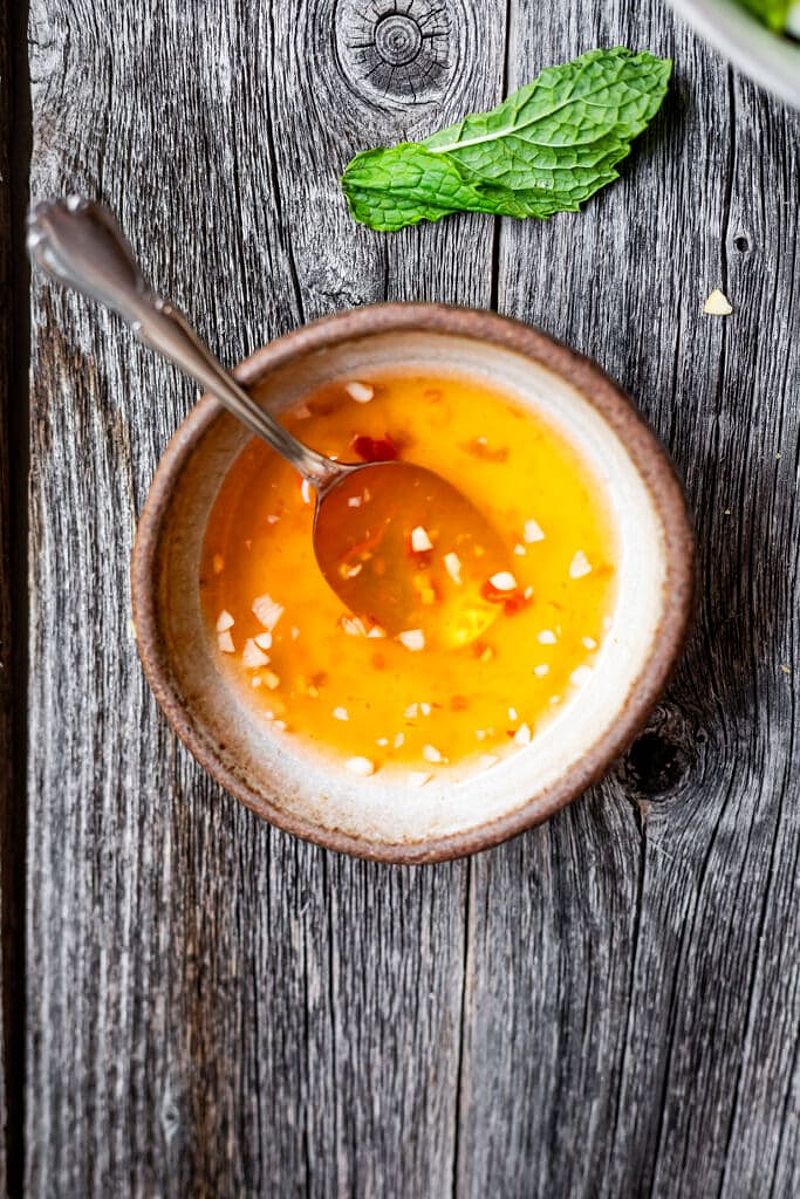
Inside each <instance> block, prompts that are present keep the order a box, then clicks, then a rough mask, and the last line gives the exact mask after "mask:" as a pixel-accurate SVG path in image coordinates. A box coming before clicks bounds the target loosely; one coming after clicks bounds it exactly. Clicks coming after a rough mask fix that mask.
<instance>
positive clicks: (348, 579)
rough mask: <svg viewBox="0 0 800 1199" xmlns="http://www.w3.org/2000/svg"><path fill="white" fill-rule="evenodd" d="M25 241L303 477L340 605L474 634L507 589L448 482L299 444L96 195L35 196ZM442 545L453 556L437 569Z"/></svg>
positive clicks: (487, 539)
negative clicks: (157, 277)
mask: <svg viewBox="0 0 800 1199" xmlns="http://www.w3.org/2000/svg"><path fill="white" fill-rule="evenodd" d="M27 244H28V251H29V253H30V255H31V258H32V259H33V260H34V261H35V262H36V263H37V265H38V266H40V267H41V268H42V269H43V270H44V271H46V272H47V273H48V274H49V275H51V276H52V277H53V278H54V279H56V280H58V282H59V283H62V284H63V285H64V286H65V287H69V288H73V289H74V290H75V291H78V292H81V293H82V294H83V295H85V296H89V297H91V298H92V299H94V300H97V301H98V302H99V303H101V304H104V305H105V306H106V307H107V308H111V309H112V310H113V311H114V312H117V313H118V314H119V315H120V316H121V317H122V319H123V320H124V321H125V322H126V323H127V324H129V325H130V327H131V328H132V329H133V331H134V333H135V334H136V336H137V337H138V338H139V340H140V341H142V342H144V344H145V345H148V346H150V347H151V348H152V349H154V350H156V351H158V352H159V353H160V354H163V356H164V357H165V358H168V359H170V360H171V361H172V362H174V363H175V364H176V365H177V366H178V367H179V368H180V369H181V370H182V371H183V372H184V373H185V374H187V375H190V376H191V377H192V378H193V379H194V380H195V381H196V382H197V383H198V384H199V385H200V387H201V388H203V389H204V390H205V391H208V392H210V393H211V394H212V395H213V396H214V397H215V398H216V399H217V400H218V401H219V402H220V403H221V404H223V405H224V406H225V407H226V408H227V409H228V410H229V411H230V412H231V413H233V415H234V416H235V417H236V418H237V419H238V420H240V421H241V422H242V424H243V425H245V426H246V427H247V428H248V429H249V430H250V431H251V433H254V434H255V435H256V436H257V437H261V438H263V439H264V441H266V442H267V443H268V444H269V445H270V446H271V447H272V448H273V449H274V450H276V451H277V453H279V454H280V455H281V456H282V457H283V458H285V459H286V460H287V462H289V463H291V465H292V466H293V467H294V468H295V469H296V470H297V471H298V472H299V473H300V474H301V475H302V476H303V478H304V479H307V480H308V482H309V483H310V484H311V485H312V486H313V487H314V489H315V491H316V495H317V502H316V508H315V514H314V530H313V544H314V553H315V555H316V559H317V562H318V563H319V566H320V569H321V570H322V573H323V574H324V576H325V578H326V579H327V581H328V583H329V584H330V586H331V587H332V588H333V590H334V591H335V592H336V593H337V595H338V596H339V597H340V598H341V600H342V601H343V603H344V604H345V605H346V606H347V608H348V609H349V610H350V611H351V612H353V613H354V614H356V615H357V616H359V617H361V618H362V619H363V620H365V621H366V622H368V624H369V625H374V624H377V625H379V626H380V627H381V628H382V629H384V630H385V631H386V632H388V633H390V634H392V635H395V634H400V633H404V632H412V633H414V634H415V640H414V642H413V644H414V646H415V648H418V647H419V645H420V641H421V642H422V643H423V644H425V645H444V646H459V645H464V644H468V643H469V642H470V641H472V640H473V639H474V638H476V637H478V636H480V634H481V633H483V632H484V631H485V629H486V628H487V627H488V626H489V624H490V623H491V622H492V621H493V620H494V618H495V616H496V615H497V613H498V611H500V603H498V602H497V601H498V600H500V601H502V600H503V599H504V598H507V597H506V595H505V593H503V592H501V593H500V594H499V595H493V594H492V589H491V587H490V586H489V587H488V590H487V582H488V580H489V579H490V578H492V577H493V576H497V575H498V574H499V573H501V572H502V573H504V574H505V575H506V576H508V575H509V574H510V572H509V571H508V562H509V556H508V551H507V550H506V548H505V547H504V546H503V543H502V541H501V540H500V538H499V536H498V534H497V533H496V531H495V530H494V529H493V527H492V525H491V524H490V523H489V522H488V521H487V520H486V518H485V517H484V516H483V515H482V513H480V512H479V511H478V510H477V509H476V508H475V507H474V505H473V504H472V503H471V502H470V501H469V500H468V499H467V498H466V497H465V496H464V495H462V494H461V492H460V491H458V490H457V489H456V488H455V487H453V486H452V484H450V483H448V482H447V481H446V480H445V479H442V478H441V477H440V476H439V475H437V474H435V473H434V472H433V471H430V470H427V469H426V468H424V467H421V466H416V465H414V464H413V463H411V462H405V461H393V462H374V463H373V462H370V463H358V464H356V463H352V464H351V463H343V462H335V461H333V460H332V459H331V458H327V457H325V455H324V454H319V453H317V451H316V450H313V449H311V448H310V447H309V446H306V445H303V443H302V442H300V441H298V440H297V438H296V437H293V436H292V434H291V433H289V432H288V431H287V430H286V429H284V428H283V427H282V426H281V425H279V424H278V423H277V421H276V420H274V419H273V418H272V417H271V416H270V415H269V413H268V412H266V411H265V410H264V409H263V408H261V407H260V406H259V405H258V404H257V403H256V402H255V400H253V399H252V397H251V396H249V395H248V394H247V392H246V391H245V390H244V389H243V388H242V387H240V386H239V384H238V383H237V382H236V380H235V379H234V378H233V377H232V376H231V375H230V374H228V372H227V371H226V370H225V369H224V368H223V367H222V366H221V364H220V363H219V362H218V361H217V359H216V358H215V357H214V355H213V354H212V353H211V351H210V350H209V349H208V347H207V346H205V345H204V344H203V342H202V341H201V340H200V338H199V337H198V335H197V334H196V333H195V331H194V330H193V329H192V328H191V327H190V325H189V324H188V322H187V321H186V319H185V318H184V317H183V316H182V315H181V313H180V312H178V311H177V310H176V308H175V307H174V306H173V304H171V303H170V301H169V300H165V299H163V298H162V297H161V296H159V295H157V294H155V293H153V292H152V291H151V290H150V289H149V288H148V287H147V285H146V283H145V281H144V278H143V276H142V273H141V271H140V269H139V267H138V265H137V263H136V261H135V259H134V257H133V253H132V251H131V249H130V246H129V245H128V244H127V242H126V241H125V238H124V237H123V235H122V233H121V232H120V230H119V227H118V226H117V224H116V222H115V220H114V218H113V217H112V216H111V214H110V213H109V212H108V211H107V210H106V209H104V208H103V207H101V206H100V205H99V204H96V203H94V202H93V201H91V200H87V199H84V198H83V197H81V196H76V195H72V196H69V197H68V198H67V199H66V200H60V199H59V200H48V201H45V202H43V203H40V204H37V205H36V206H35V207H34V208H33V209H32V210H31V212H30V214H29V217H28V239H27ZM350 500H356V501H358V502H357V503H354V504H351V503H349V501H350ZM420 528H422V529H423V530H424V531H425V532H426V534H428V537H429V539H433V542H432V543H433V548H432V550H431V552H430V553H426V554H423V555H415V554H414V553H413V552H411V553H410V552H409V547H410V542H411V535H412V532H413V531H414V530H415V529H416V530H419V529H420ZM447 554H450V555H455V559H454V558H453V557H451V558H450V559H449V562H450V567H449V569H445V565H446V564H445V562H444V558H445V555H447ZM456 560H457V562H458V569H457V570H456V569H454V568H453V563H454V561H456ZM420 580H421V582H420ZM431 596H433V600H431ZM420 633H421V634H422V636H421V638H420V637H418V636H416V635H417V634H420ZM409 643H411V642H409Z"/></svg>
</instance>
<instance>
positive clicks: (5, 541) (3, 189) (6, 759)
mask: <svg viewBox="0 0 800 1199" xmlns="http://www.w3.org/2000/svg"><path fill="white" fill-rule="evenodd" d="M8 18H9V13H8V8H7V5H6V3H5V0H0V292H2V294H3V295H4V296H9V295H10V292H11V273H12V272H11V247H12V241H11V184H10V175H11V171H10V157H11V156H10V150H11V46H10V44H9V42H10V37H9V20H8ZM11 341H12V325H11V305H10V304H8V303H6V304H4V305H3V306H2V309H0V363H2V367H1V368H0V913H2V918H1V928H0V932H1V934H2V935H0V954H1V955H2V956H1V957H0V1195H5V1194H6V1193H7V1182H8V1179H7V1136H8V1126H7V1107H6V1085H7V1069H8V1054H7V1035H8V1034H7V1030H8V1027H9V1020H8V1015H9V1013H8V1011H7V1005H8V1002H9V998H10V996H9V989H8V987H7V985H6V984H7V979H8V973H7V972H8V966H9V963H10V961H11V960H13V957H12V952H11V944H12V927H13V924H14V915H15V914H14V913H12V912H11V911H10V898H11V897H10V895H9V887H8V862H9V856H10V854H11V853H12V852H13V850H12V846H11V844H10V840H11V839H10V836H9V833H10V829H11V827H12V821H11V818H10V812H11V810H12V808H13V806H14V801H15V799H16V796H15V792H14V773H13V770H12V756H13V738H14V712H13V701H14V692H13V684H12V677H13V672H12V646H13V640H14V639H13V635H12V624H11V508H10V499H11V482H10V477H9V457H10V454H9V405H10V395H11Z"/></svg>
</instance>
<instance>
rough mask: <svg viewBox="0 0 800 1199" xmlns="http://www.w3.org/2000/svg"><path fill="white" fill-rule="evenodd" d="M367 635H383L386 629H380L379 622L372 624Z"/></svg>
mask: <svg viewBox="0 0 800 1199" xmlns="http://www.w3.org/2000/svg"><path fill="white" fill-rule="evenodd" d="M367 636H368V637H373V638H378V637H385V636H386V629H382V628H381V626H380V625H379V624H374V625H373V626H372V628H371V629H370V631H369V632H368V633H367Z"/></svg>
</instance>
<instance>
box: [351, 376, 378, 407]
mask: <svg viewBox="0 0 800 1199" xmlns="http://www.w3.org/2000/svg"><path fill="white" fill-rule="evenodd" d="M344 389H345V391H346V392H347V394H348V395H349V396H350V399H351V400H355V402H356V403H357V404H368V403H369V402H370V400H371V399H372V398H373V396H374V395H375V388H374V387H370V385H369V383H359V382H358V381H356V380H354V381H353V382H352V383H346V384H345V388H344Z"/></svg>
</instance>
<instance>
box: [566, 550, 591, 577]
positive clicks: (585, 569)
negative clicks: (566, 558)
mask: <svg viewBox="0 0 800 1199" xmlns="http://www.w3.org/2000/svg"><path fill="white" fill-rule="evenodd" d="M591 570H592V566H591V563H590V562H589V559H588V558H587V557H586V555H585V554H584V552H583V550H578V552H577V554H576V555H575V557H574V558H573V559H572V561H571V562H570V564H569V577H570V578H571V579H582V578H583V576H584V575H588V574H591Z"/></svg>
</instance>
